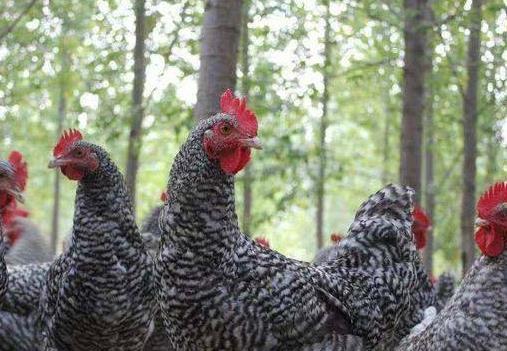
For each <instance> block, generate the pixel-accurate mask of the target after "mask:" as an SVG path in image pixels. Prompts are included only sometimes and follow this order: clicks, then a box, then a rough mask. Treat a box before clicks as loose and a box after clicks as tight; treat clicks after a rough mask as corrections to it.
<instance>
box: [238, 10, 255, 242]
mask: <svg viewBox="0 0 507 351" xmlns="http://www.w3.org/2000/svg"><path fill="white" fill-rule="evenodd" d="M249 10H250V1H249V0H245V2H244V4H243V20H242V24H241V71H242V73H243V76H242V78H241V90H242V91H241V93H242V95H243V96H247V97H248V95H249V93H250V76H249V71H250V62H249V59H250V57H249V53H248V47H249V45H250V38H249V36H248V34H249V33H248V24H249V22H250V17H249V15H248V11H249ZM252 182H253V177H252V169H251V168H250V165H248V166H247V167H246V168H245V172H244V173H243V233H245V234H246V235H249V236H250V235H252V228H251V224H252V202H253V194H252Z"/></svg>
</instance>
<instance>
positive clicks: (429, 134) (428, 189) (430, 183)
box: [423, 52, 435, 274]
mask: <svg viewBox="0 0 507 351" xmlns="http://www.w3.org/2000/svg"><path fill="white" fill-rule="evenodd" d="M428 54H429V56H430V57H431V58H430V60H432V56H433V55H432V53H430V52H429V53H428ZM430 65H432V63H430ZM431 71H432V70H430V72H431ZM432 77H433V75H432V74H431V73H430V84H428V97H427V99H426V113H425V115H426V121H425V122H426V126H425V134H426V148H425V155H424V156H425V172H424V174H425V187H424V192H425V196H424V200H425V201H424V207H425V209H426V213H427V214H428V217H430V218H431V221H432V226H431V228H430V229H429V230H428V232H427V241H426V248H425V249H424V255H423V263H424V267H425V268H426V272H428V273H429V274H431V272H433V229H434V228H435V216H434V213H435V178H434V163H433V155H434V154H433V149H434V144H435V136H434V128H433V87H432V84H431V81H432Z"/></svg>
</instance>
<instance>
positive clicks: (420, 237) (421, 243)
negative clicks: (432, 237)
mask: <svg viewBox="0 0 507 351" xmlns="http://www.w3.org/2000/svg"><path fill="white" fill-rule="evenodd" d="M414 237H415V247H416V248H417V250H421V249H422V248H424V247H425V246H426V233H425V231H421V232H415V233H414Z"/></svg>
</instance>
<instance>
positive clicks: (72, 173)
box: [48, 130, 99, 181]
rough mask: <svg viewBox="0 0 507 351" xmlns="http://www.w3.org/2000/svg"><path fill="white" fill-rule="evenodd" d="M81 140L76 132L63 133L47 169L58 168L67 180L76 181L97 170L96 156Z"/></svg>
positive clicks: (80, 136) (81, 137)
mask: <svg viewBox="0 0 507 351" xmlns="http://www.w3.org/2000/svg"><path fill="white" fill-rule="evenodd" d="M82 139H83V136H82V135H81V133H80V132H79V131H77V130H70V131H66V132H64V133H63V135H62V137H61V138H60V140H59V141H58V144H56V146H55V148H54V149H53V155H54V156H55V158H54V159H53V160H51V161H50V162H49V165H48V167H49V168H56V167H59V168H60V170H61V171H62V173H63V174H64V175H65V176H66V177H67V178H69V179H71V180H77V181H79V180H81V179H83V177H84V176H85V175H86V174H88V173H91V172H94V171H95V170H97V168H98V167H99V160H98V157H97V154H96V153H95V151H94V150H93V148H91V147H90V146H89V145H87V144H84V143H81V142H80V141H81V140H82Z"/></svg>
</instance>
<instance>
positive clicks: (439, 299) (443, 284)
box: [435, 272, 456, 311]
mask: <svg viewBox="0 0 507 351" xmlns="http://www.w3.org/2000/svg"><path fill="white" fill-rule="evenodd" d="M455 285H456V280H455V279H454V276H453V275H452V274H451V273H448V272H445V273H442V274H441V275H440V276H439V277H438V280H437V282H436V284H435V297H436V304H435V307H436V309H437V311H441V310H442V309H443V308H444V307H445V305H446V304H447V301H449V299H450V298H451V297H452V295H454V289H455Z"/></svg>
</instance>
